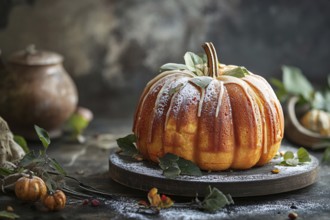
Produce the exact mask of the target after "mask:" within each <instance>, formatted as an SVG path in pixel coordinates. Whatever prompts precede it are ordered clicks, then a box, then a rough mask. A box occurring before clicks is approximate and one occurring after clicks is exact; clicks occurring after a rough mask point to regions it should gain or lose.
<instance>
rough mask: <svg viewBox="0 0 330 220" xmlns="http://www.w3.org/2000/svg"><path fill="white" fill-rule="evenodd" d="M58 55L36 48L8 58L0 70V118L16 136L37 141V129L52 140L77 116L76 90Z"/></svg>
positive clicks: (31, 47)
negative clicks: (64, 124) (35, 129)
mask: <svg viewBox="0 0 330 220" xmlns="http://www.w3.org/2000/svg"><path fill="white" fill-rule="evenodd" d="M62 62H63V57H62V56H61V55H59V54H57V53H54V52H49V51H41V50H36V49H35V48H34V47H33V46H30V47H28V48H27V49H26V50H24V51H19V52H17V53H14V54H13V55H12V56H10V57H9V59H8V63H7V65H4V64H3V63H2V65H1V66H2V67H1V68H0V116H2V117H3V118H4V119H5V120H6V121H7V122H8V124H9V126H10V127H11V129H12V130H13V132H14V133H15V134H19V135H22V136H24V137H25V138H28V139H36V138H37V136H36V134H35V131H34V125H35V124H36V125H38V126H40V127H42V128H44V129H46V130H47V131H48V132H49V134H50V136H51V137H56V136H59V135H60V133H61V132H60V131H61V126H62V125H63V123H64V122H65V121H66V120H67V119H68V117H70V115H71V114H72V113H73V112H74V110H75V108H76V106H77V102H78V96H77V89H76V86H75V84H74V83H73V81H72V79H71V78H70V76H69V75H68V73H67V72H66V71H65V69H64V68H63V65H62Z"/></svg>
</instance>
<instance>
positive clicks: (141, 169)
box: [109, 146, 319, 197]
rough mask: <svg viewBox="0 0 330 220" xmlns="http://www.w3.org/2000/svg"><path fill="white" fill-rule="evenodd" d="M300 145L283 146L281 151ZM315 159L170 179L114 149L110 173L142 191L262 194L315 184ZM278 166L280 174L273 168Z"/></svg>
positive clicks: (182, 193) (316, 176)
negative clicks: (274, 172)
mask: <svg viewBox="0 0 330 220" xmlns="http://www.w3.org/2000/svg"><path fill="white" fill-rule="evenodd" d="M287 150H291V151H292V152H296V151H297V149H296V148H291V147H287V146H282V147H281V151H287ZM311 158H312V161H311V162H309V163H305V164H303V165H298V166H295V167H286V166H279V165H277V164H279V162H280V161H281V159H277V160H275V159H273V160H272V161H271V162H270V163H268V164H267V165H265V166H263V167H255V168H251V169H249V170H242V171H235V170H234V171H222V172H211V173H208V172H203V176H201V177H194V176H179V177H177V178H175V179H168V178H166V177H164V176H163V175H162V170H161V169H160V168H159V166H158V165H157V164H155V163H152V162H148V161H137V160H135V159H132V158H130V157H127V156H121V155H119V154H117V153H116V152H115V151H112V152H111V154H110V158H109V169H110V176H111V178H112V179H113V180H115V181H116V182H118V183H120V184H122V185H125V186H128V187H130V188H135V189H139V190H144V191H149V190H150V189H151V188H152V187H156V188H158V190H159V191H160V192H161V193H164V194H167V195H177V196H189V197H194V196H196V193H198V195H199V196H205V195H207V194H208V192H209V190H208V186H209V185H210V186H212V187H216V188H218V189H219V190H221V191H222V192H223V193H225V194H227V193H229V194H230V195H231V196H232V197H247V196H261V195H270V194H276V193H283V192H288V191H292V190H297V189H301V188H304V187H306V186H309V185H311V184H313V183H314V182H315V181H316V180H317V178H318V165H319V162H318V160H317V159H316V158H315V157H313V156H311ZM274 168H278V169H279V170H280V172H279V173H278V174H272V172H271V171H272V170H273V169H274Z"/></svg>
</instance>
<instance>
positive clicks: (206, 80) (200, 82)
mask: <svg viewBox="0 0 330 220" xmlns="http://www.w3.org/2000/svg"><path fill="white" fill-rule="evenodd" d="M212 80H213V79H212V77H209V76H197V77H194V78H192V79H191V80H189V82H191V83H193V84H194V85H196V86H198V87H200V88H201V89H205V88H206V87H207V86H208V85H209V84H210V83H211V81H212Z"/></svg>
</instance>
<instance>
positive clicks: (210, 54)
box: [202, 42, 221, 78]
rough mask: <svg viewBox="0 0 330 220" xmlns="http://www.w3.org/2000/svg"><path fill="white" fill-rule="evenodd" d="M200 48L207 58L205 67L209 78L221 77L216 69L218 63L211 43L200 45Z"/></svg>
mask: <svg viewBox="0 0 330 220" xmlns="http://www.w3.org/2000/svg"><path fill="white" fill-rule="evenodd" d="M202 47H203V49H204V50H205V53H206V56H207V67H208V70H209V76H211V77H213V78H216V77H218V76H219V75H221V73H220V71H219V68H218V64H219V61H218V56H217V52H216V50H215V48H214V46H213V43H211V42H206V43H204V44H203V45H202Z"/></svg>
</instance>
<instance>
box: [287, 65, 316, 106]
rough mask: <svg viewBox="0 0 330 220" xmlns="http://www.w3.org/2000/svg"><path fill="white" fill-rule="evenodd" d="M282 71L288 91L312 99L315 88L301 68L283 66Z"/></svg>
mask: <svg viewBox="0 0 330 220" xmlns="http://www.w3.org/2000/svg"><path fill="white" fill-rule="evenodd" d="M282 71H283V84H284V87H285V89H286V91H288V93H290V94H293V95H301V96H302V97H303V98H304V99H305V100H310V96H311V95H312V93H313V91H314V89H313V86H312V84H311V83H310V82H309V81H308V80H307V78H306V77H305V76H304V75H303V74H302V72H301V70H300V69H298V68H296V67H292V66H283V67H282Z"/></svg>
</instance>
